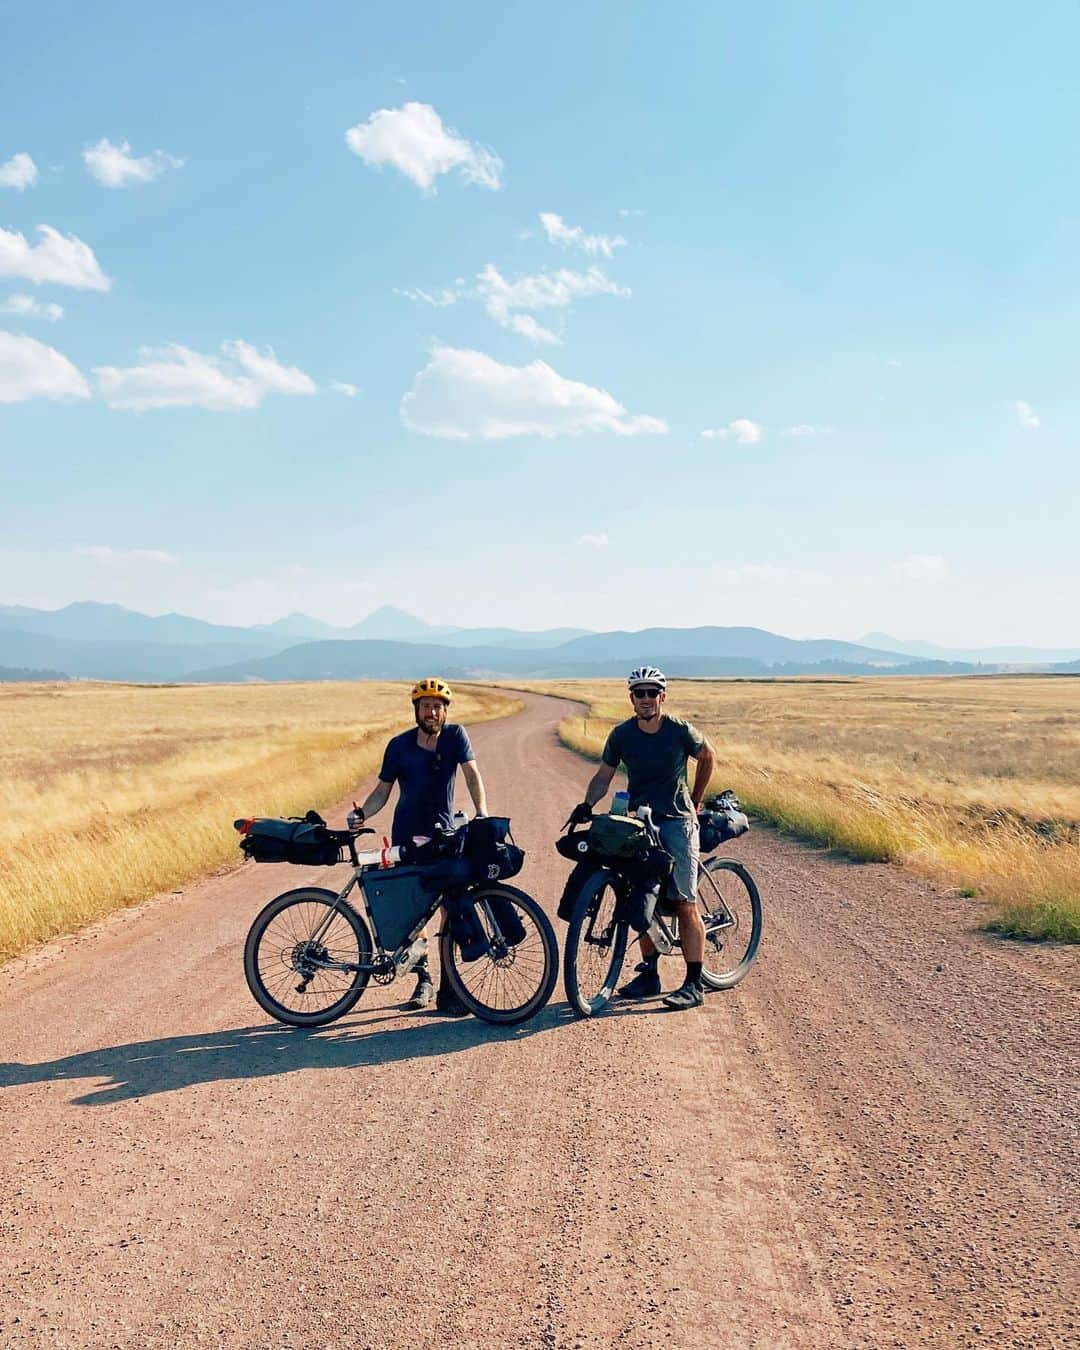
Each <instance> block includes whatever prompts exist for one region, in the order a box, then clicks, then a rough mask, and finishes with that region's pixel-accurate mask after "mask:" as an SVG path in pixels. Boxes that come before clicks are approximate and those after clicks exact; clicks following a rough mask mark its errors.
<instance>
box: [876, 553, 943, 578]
mask: <svg viewBox="0 0 1080 1350" xmlns="http://www.w3.org/2000/svg"><path fill="white" fill-rule="evenodd" d="M889 571H890V573H891V574H892V575H893V576H897V577H903V578H904V579H905V580H907V581H938V580H940V579H941V578H942V577H945V576H948V573H949V568H948V565H947V564H946V562H945V559H944V558H943V557H942V556H941V554H940V553H909V554H908V555H907V557H906V558H901V560H900V561H899V562H897V563H893V565H892V566H891V567H890V568H889Z"/></svg>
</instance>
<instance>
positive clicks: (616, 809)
mask: <svg viewBox="0 0 1080 1350" xmlns="http://www.w3.org/2000/svg"><path fill="white" fill-rule="evenodd" d="M629 806H630V794H629V792H616V794H615V796H614V797H612V799H611V811H610V812H609V814H610V815H613V816H625V815H626V812H627V810H628V809H629Z"/></svg>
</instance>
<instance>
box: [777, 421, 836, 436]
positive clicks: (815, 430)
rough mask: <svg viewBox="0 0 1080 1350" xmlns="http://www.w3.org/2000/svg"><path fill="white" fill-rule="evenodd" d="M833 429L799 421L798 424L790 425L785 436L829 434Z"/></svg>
mask: <svg viewBox="0 0 1080 1350" xmlns="http://www.w3.org/2000/svg"><path fill="white" fill-rule="evenodd" d="M830 431H832V427H814V426H811V425H810V423H809V422H799V423H798V424H797V425H796V426H793V427H788V429H787V430H786V431H785V432H784V435H785V436H827V435H828V434H829V432H830Z"/></svg>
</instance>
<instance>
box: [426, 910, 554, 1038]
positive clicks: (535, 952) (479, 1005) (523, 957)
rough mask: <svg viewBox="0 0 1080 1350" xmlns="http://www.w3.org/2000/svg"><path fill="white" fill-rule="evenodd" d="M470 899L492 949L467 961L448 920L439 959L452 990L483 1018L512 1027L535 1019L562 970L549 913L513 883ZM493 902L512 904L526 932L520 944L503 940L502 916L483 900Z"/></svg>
mask: <svg viewBox="0 0 1080 1350" xmlns="http://www.w3.org/2000/svg"><path fill="white" fill-rule="evenodd" d="M466 899H467V900H468V901H469V902H470V903H472V904H473V906H474V907H475V910H476V917H477V918H478V919H479V921H480V923H481V924H482V926H483V929H484V932H485V934H486V935H487V938H488V943H489V949H488V951H486V952H485V953H484V955H483V956H480V957H478V958H477V959H476V960H475V961H466V960H465V959H464V957H463V956H462V954H461V948H460V947H459V946H458V944H457V942H456V941H455V940H454V935H453V934H452V933H451V931H450V925H449V923H448V922H444V923H443V930H442V937H441V939H440V945H439V959H440V961H441V962H442V968H443V971H444V972H445V974H446V978H447V980H448V981H449V983H450V988H451V989H452V990H453V991H454V993H455V994H456V995H457V996H458V998H459V999H460V1000H461V1001H462V1003H464V1005H465V1006H466V1008H468V1010H469V1011H470V1012H471V1013H473V1014H475V1016H477V1017H479V1018H480V1019H481V1020H482V1021H484V1022H493V1023H495V1024H496V1025H498V1026H514V1025H515V1024H516V1023H518V1022H525V1021H527V1020H528V1019H529V1018H530V1017H535V1015H536V1014H537V1013H538V1012H539V1011H540V1009H541V1008H542V1007H543V1006H544V1004H545V1003H547V1001H548V999H549V998H550V997H551V991H552V990H553V989H554V988H555V981H556V979H557V978H558V974H559V947H558V943H557V942H556V941H555V931H554V929H553V928H552V927H551V923H550V921H549V919H548V917H547V915H546V914H545V913H544V911H543V910H542V909H541V908H540V906H539V905H538V904H537V903H536V901H535V900H534V899H533V898H532V896H530V895H526V894H525V892H524V891H519V890H518V889H517V888H516V887H514V886H503V885H496V886H485V887H483V888H482V889H481V890H477V891H472V892H470V893H469V895H468V896H467V897H466ZM493 900H494V901H499V902H503V904H509V905H510V906H512V908H513V916H514V920H516V924H515V926H517V925H520V929H521V930H523V936H522V937H521V940H520V941H519V942H515V943H510V942H507V941H506V940H505V939H504V937H503V935H502V932H501V930H500V929H499V927H498V922H499V921H498V914H497V913H495V912H493V911H492V909H491V907H490V905H489V904H485V901H487V902H490V901H493ZM499 908H502V906H501V905H500V906H496V909H499ZM503 913H504V915H505V914H507V911H506V910H505V909H504V910H503ZM507 926H508V927H509V926H510V923H508V925H507Z"/></svg>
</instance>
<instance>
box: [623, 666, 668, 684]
mask: <svg viewBox="0 0 1080 1350" xmlns="http://www.w3.org/2000/svg"><path fill="white" fill-rule="evenodd" d="M642 684H655V685H656V687H657V688H658V689H666V688H667V676H666V675H665V674H664V672H663V671H662V670H657V668H656V667H655V666H638V667H637V669H636V670H632V671H631V672H630V674H629V675H627V677H626V687H627V689H637V688H638V686H639V685H642Z"/></svg>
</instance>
